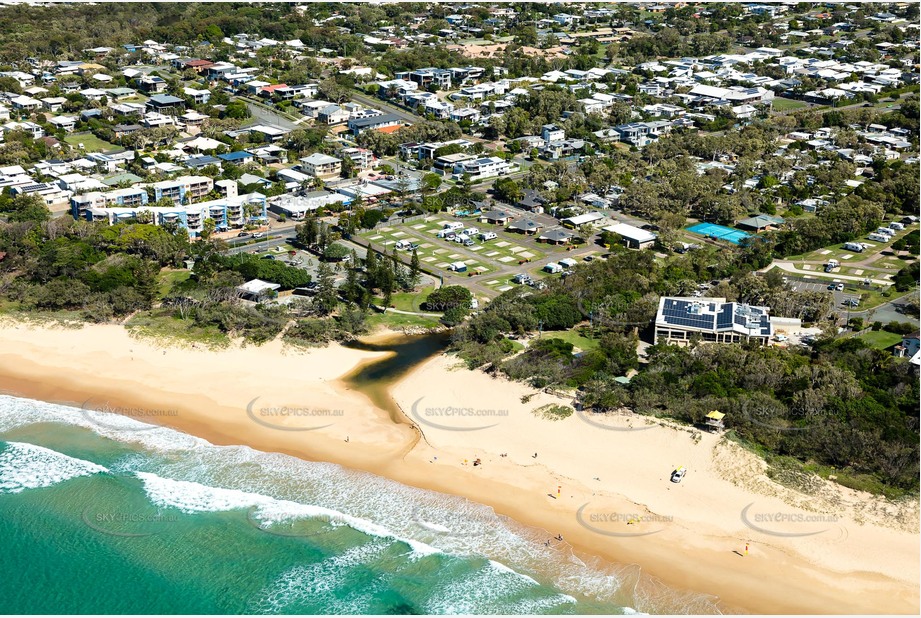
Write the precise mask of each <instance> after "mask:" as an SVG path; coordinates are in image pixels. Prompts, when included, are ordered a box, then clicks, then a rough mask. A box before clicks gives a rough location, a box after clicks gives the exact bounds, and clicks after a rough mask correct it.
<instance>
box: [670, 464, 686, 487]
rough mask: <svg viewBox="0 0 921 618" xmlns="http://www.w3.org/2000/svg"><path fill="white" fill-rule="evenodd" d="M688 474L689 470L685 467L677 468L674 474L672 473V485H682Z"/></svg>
mask: <svg viewBox="0 0 921 618" xmlns="http://www.w3.org/2000/svg"><path fill="white" fill-rule="evenodd" d="M687 473H688V470H687V468H685V467H684V466H678V467H677V468H675V470H674V472H672V483H680V482H681V479H683V478H684V475H685V474H687Z"/></svg>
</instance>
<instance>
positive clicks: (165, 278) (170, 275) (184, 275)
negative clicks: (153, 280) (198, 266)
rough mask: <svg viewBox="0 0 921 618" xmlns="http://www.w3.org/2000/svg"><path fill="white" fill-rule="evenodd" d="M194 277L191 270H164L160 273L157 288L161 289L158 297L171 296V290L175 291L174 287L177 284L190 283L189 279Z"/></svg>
mask: <svg viewBox="0 0 921 618" xmlns="http://www.w3.org/2000/svg"><path fill="white" fill-rule="evenodd" d="M191 276H192V271H190V270H163V271H161V272H160V275H159V276H158V277H157V286H158V288H159V291H158V296H159V297H160V298H163V297H164V296H166V295H167V294H169V292H170V290H172V289H173V286H174V285H176V284H177V283H182V282H183V281H188V279H189V277H191Z"/></svg>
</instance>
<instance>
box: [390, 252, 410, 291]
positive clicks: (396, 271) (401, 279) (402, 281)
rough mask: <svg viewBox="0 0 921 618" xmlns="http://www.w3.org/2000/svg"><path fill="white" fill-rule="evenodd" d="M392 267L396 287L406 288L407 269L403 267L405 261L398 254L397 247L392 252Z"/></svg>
mask: <svg viewBox="0 0 921 618" xmlns="http://www.w3.org/2000/svg"><path fill="white" fill-rule="evenodd" d="M390 268H391V269H392V270H393V282H394V288H396V287H400V288H405V287H406V281H407V278H406V269H405V268H404V267H403V262H401V261H400V258H399V256H398V255H397V248H396V247H394V248H393V251H392V252H391V254H390Z"/></svg>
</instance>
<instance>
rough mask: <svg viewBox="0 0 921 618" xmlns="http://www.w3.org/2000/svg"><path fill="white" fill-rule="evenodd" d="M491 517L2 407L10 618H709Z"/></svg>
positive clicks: (142, 429)
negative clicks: (339, 617)
mask: <svg viewBox="0 0 921 618" xmlns="http://www.w3.org/2000/svg"><path fill="white" fill-rule="evenodd" d="M546 537H547V533H546V532H544V531H538V530H532V529H530V528H525V527H523V526H519V525H518V524H516V523H515V522H512V521H510V520H508V519H506V518H502V517H498V516H496V515H495V514H494V513H493V512H492V510H491V509H489V508H487V507H485V506H482V505H477V504H474V503H471V502H469V501H466V500H463V499H460V498H456V497H453V496H447V495H444V494H439V493H435V492H429V491H423V490H419V489H414V488H411V487H406V486H403V485H400V484H398V483H394V482H392V481H389V480H386V479H383V478H380V477H376V476H374V475H371V474H366V473H359V472H354V471H350V470H347V469H344V468H342V467H340V466H337V465H332V464H324V463H312V462H305V461H302V460H299V459H296V458H293V457H289V456H286V455H279V454H269V453H262V452H259V451H255V450H252V449H250V448H248V447H242V446H214V445H211V444H209V443H207V442H205V441H204V440H200V439H198V438H194V437H191V436H188V435H186V434H183V433H180V432H177V431H174V430H171V429H166V428H157V427H153V426H150V425H145V424H143V423H140V422H137V421H134V420H132V419H126V418H121V417H117V416H111V415H103V414H99V413H95V412H92V413H90V412H85V411H82V410H78V409H76V408H71V407H67V406H60V405H52V404H46V403H42V402H37V401H32V400H27V399H18V398H13V397H7V396H3V395H0V552H2V557H0V613H12V614H16V613H34V614H43V613H144V614H149V613H154V614H156V613H164V614H170V613H191V614H193V613H205V614H207V613H221V614H224V613H227V614H236V613H272V614H290V613H301V614H311V613H319V614H363V613H372V614H452V613H473V614H580V613H587V614H596V613H606V614H629V613H635V612H637V611H639V612H649V613H662V612H668V613H713V612H715V611H716V606H715V605H714V602H713V601H714V600H713V599H712V598H709V597H706V596H704V595H697V594H691V593H678V592H675V591H672V590H669V589H668V588H665V587H664V586H661V585H659V584H657V583H656V582H655V581H653V580H652V579H651V578H648V577H646V576H644V575H643V574H642V572H641V570H640V569H639V567H637V566H635V565H634V566H630V565H627V566H616V565H611V564H607V563H602V562H600V561H597V560H593V559H590V558H588V557H585V556H577V555H574V554H572V553H571V552H569V550H565V551H561V550H557V549H553V548H547V547H545V546H544V544H543V540H544V539H545V538H546Z"/></svg>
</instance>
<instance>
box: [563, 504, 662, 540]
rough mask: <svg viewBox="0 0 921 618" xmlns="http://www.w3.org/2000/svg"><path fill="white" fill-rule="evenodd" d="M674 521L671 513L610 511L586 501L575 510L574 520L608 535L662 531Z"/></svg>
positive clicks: (595, 531) (595, 532)
mask: <svg viewBox="0 0 921 618" xmlns="http://www.w3.org/2000/svg"><path fill="white" fill-rule="evenodd" d="M673 521H674V517H672V516H671V515H659V514H657V513H637V512H627V511H612V510H610V509H607V508H604V507H601V506H597V505H593V504H592V503H590V502H586V503H585V504H583V505H582V506H580V507H579V509H578V510H577V511H576V522H578V524H579V525H580V526H582V527H583V528H585V529H586V530H588V531H589V532H592V533H594V534H600V535H602V536H610V537H623V538H626V537H639V536H649V535H651V534H657V533H659V532H662V530H664V529H665V528H666V527H667V526H668V525H669V524H671V523H672V522H673Z"/></svg>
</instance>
